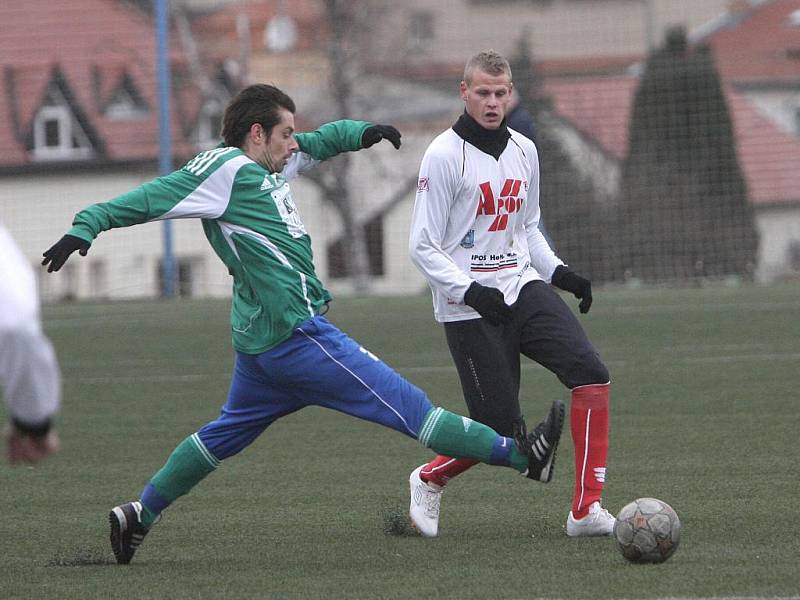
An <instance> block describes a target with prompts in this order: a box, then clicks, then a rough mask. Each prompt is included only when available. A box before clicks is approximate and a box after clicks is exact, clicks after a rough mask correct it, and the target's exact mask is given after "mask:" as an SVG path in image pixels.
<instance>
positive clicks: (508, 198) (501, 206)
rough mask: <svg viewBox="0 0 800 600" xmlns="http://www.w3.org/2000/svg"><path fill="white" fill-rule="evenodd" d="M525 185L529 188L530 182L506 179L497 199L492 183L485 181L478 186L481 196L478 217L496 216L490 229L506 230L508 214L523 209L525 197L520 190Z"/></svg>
mask: <svg viewBox="0 0 800 600" xmlns="http://www.w3.org/2000/svg"><path fill="white" fill-rule="evenodd" d="M523 186H524V188H525V190H527V189H528V182H527V181H523V180H521V179H506V180H505V183H503V187H502V189H501V190H500V195H499V196H498V197H497V199H495V197H494V192H493V191H492V185H491V183H489V182H488V181H484V182H483V183H481V184H480V185H479V186H478V188H479V189H480V193H481V197H480V200H479V201H478V212H477V214H476V217H480V216H483V215H487V216H494V219H492V222H491V224H490V225H489V229H488V230H489V231H505V230H506V229H507V228H508V215H510V214H513V213H517V212H519V211H521V210H522V204H523V203H524V202H525V198H521V197H519V192H520V189H521V188H522V187H523Z"/></svg>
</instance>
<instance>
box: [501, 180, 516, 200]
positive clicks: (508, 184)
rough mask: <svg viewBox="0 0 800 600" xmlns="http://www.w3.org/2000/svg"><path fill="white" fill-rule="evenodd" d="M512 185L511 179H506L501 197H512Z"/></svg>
mask: <svg viewBox="0 0 800 600" xmlns="http://www.w3.org/2000/svg"><path fill="white" fill-rule="evenodd" d="M513 185H514V180H513V179H506V181H505V183H504V184H503V191H502V192H500V195H501V196H513V195H514V194H512V193H511V187H512V186H513Z"/></svg>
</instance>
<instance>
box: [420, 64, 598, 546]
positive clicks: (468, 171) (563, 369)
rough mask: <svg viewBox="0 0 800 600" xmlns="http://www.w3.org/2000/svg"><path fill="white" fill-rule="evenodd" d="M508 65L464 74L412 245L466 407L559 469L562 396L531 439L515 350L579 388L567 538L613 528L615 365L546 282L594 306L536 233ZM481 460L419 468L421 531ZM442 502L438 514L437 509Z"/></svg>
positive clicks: (439, 141) (529, 156)
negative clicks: (606, 488)
mask: <svg viewBox="0 0 800 600" xmlns="http://www.w3.org/2000/svg"><path fill="white" fill-rule="evenodd" d="M512 87H513V84H512V81H511V68H510V67H509V64H508V61H507V60H506V59H505V58H503V57H502V56H501V55H499V54H498V53H496V52H494V51H493V50H490V51H486V52H481V53H479V54H477V55H475V56H474V57H472V58H471V59H470V60H469V61H468V62H467V65H466V68H465V70H464V80H463V81H462V82H461V86H460V90H461V98H462V100H463V101H464V105H465V112H464V114H462V115H461V117H460V118H459V119H458V121H457V122H456V123H455V125H453V127H452V128H450V129H448V130H447V131H445V132H443V133H442V134H440V135H439V136H438V137H437V138H436V139H434V140H433V142H432V143H431V144H430V146H429V147H428V149H427V151H426V152H425V155H424V157H423V159H422V165H421V167H420V174H419V183H418V188H417V197H416V203H415V206H414V215H413V219H412V225H411V236H410V240H409V251H410V255H411V259H412V261H413V262H414V264H415V265H416V266H417V267H418V268H419V269H420V271H422V273H423V274H424V275H425V277H426V279H427V280H428V283H429V285H430V287H431V290H432V292H433V305H434V315H435V318H436V320H437V321H439V322H441V323H443V324H444V329H445V335H446V338H447V343H448V346H449V347H450V352H451V354H452V356H453V360H454V361H455V365H456V368H457V370H458V373H459V378H460V380H461V386H462V389H463V392H464V397H465V400H466V403H467V406H468V408H469V413H470V416H471V417H472V418H473V419H475V420H477V421H480V422H482V423H485V424H487V425H489V426H490V427H492V428H494V429H495V430H497V431H498V432H500V433H501V434H502V435H508V436H512V437H513V438H514V440H515V442H516V443H517V445H518V446H519V447H520V448H531V449H532V450H533V451H534V452H537V451H538V452H541V453H542V455H543V456H547V458H548V460H547V462H546V464H545V466H544V468H543V469H542V471H541V472H540V473H529V476H532V477H533V478H535V479H538V480H539V481H543V482H548V481H549V480H550V478H551V477H552V475H553V468H554V466H555V452H556V447H557V444H558V436H557V435H555V434H556V433H558V432H560V428H559V429H556V428H554V427H552V426H550V427H548V424H550V425H552V423H553V422H555V421H557V420H558V418H559V416H560V417H561V418H562V419H563V408H562V409H561V411H562V412H561V414H560V415H559V406H558V403H555V404H554V405H553V407H551V411H550V416H549V417H548V420H546V421H545V423H543V424H542V425H540V426H538V427H537V428H536V430H535V431H534V432H533V433H532V434H528V433H527V430H526V426H525V421H524V419H523V416H522V414H521V412H520V403H519V386H520V355H521V354H522V355H525V356H527V357H529V358H531V359H533V360H535V361H536V362H538V363H539V364H541V365H543V366H544V367H546V368H547V369H549V370H550V371H551V372H553V373H554V374H555V375H556V376H557V377H558V379H559V380H560V381H561V382H562V383H563V384H564V385H565V386H567V387H568V388H569V389H570V390H571V396H572V402H571V407H570V424H571V432H572V438H573V442H574V445H575V466H576V473H575V493H574V497H573V502H572V510H571V511H570V512H569V515H568V517H567V534H568V535H570V536H596V535H609V534H610V533H611V529H612V527H613V524H614V518H613V516H611V515H610V514H609V513H608V511H606V510H605V509H604V508H602V504H601V493H602V489H603V482H604V480H605V471H606V459H607V454H608V402H609V386H610V382H609V374H608V370H607V369H606V367H605V365H604V364H603V363H602V361H601V360H600V357H599V355H598V353H597V351H596V350H595V349H594V347H593V346H592V344H591V343H590V342H589V340H588V338H587V336H586V334H585V332H584V331H583V328H582V327H581V325H580V323H579V321H578V320H577V318H576V317H575V316H574V315H573V313H572V311H571V310H570V309H569V308H568V307H567V305H566V304H565V303H564V301H563V300H562V299H561V298H560V297H559V295H558V294H557V293H556V292H555V291H554V290H553V289H552V287H551V286H550V285H549V284H551V283H552V284H553V285H554V286H556V287H558V288H561V289H563V290H566V291H568V292H571V293H573V294H574V295H575V297H576V298H579V299H580V300H581V302H580V305H579V308H580V312H581V313H586V312H588V310H589V307H590V306H591V303H592V292H591V284H590V282H589V281H588V280H586V279H585V278H583V277H581V276H579V275H577V274H576V273H574V272H573V271H571V270H570V269H569V268H568V267H567V266H566V265H565V264H564V262H563V261H562V260H561V259H559V258H558V257H557V256H556V255H555V253H554V252H553V250H552V249H551V248H550V245H549V244H548V243H547V240H546V239H545V237H544V236H543V235H542V233H541V232H540V230H539V227H538V225H539V219H540V209H539V161H538V155H537V151H536V146H535V144H534V143H533V142H532V141H531V140H529V139H528V138H526V137H525V136H523V135H521V134H519V133H518V132H516V131H514V130H512V129H509V128H508V127H507V124H506V112H507V109H508V103H509V100H510V98H511V92H512ZM474 464H475V461H470V460H456V459H454V458H451V457H448V456H438V457H436V459H434V460H433V461H431V462H430V463H428V464H426V465H422V466H421V467H418V468H417V469H416V470H414V472H413V473H412V474H411V478H410V486H411V509H410V512H411V518H412V521H413V522H414V524H415V526H416V527H417V529H419V530H420V531H421V532H422V533H423V534H424V535H430V536H434V535H436V533H437V531H438V519H439V506H440V495H441V492H442V489H443V487H444V486H445V485H446V484H447V482H448V480H449V479H451V478H452V477H455V476H456V475H458V474H459V473H462V472H463V471H465V470H467V469H468V468H470V467H472V466H473V465H474ZM431 507H433V509H431Z"/></svg>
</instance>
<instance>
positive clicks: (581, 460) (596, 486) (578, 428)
mask: <svg viewBox="0 0 800 600" xmlns="http://www.w3.org/2000/svg"><path fill="white" fill-rule="evenodd" d="M610 391H611V384H610V383H600V384H593V385H582V386H579V387H576V388H574V389H573V390H572V406H571V408H570V428H571V429H572V442H573V444H574V445H575V495H574V496H573V498H572V514H573V516H574V517H575V518H576V519H581V518H583V517H585V516H586V514H587V513H588V511H589V506H590V505H591V504H592V503H594V502H599V501H600V497H601V496H602V494H603V482H605V480H606V462H607V460H608V398H609V393H610Z"/></svg>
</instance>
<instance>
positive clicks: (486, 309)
mask: <svg viewBox="0 0 800 600" xmlns="http://www.w3.org/2000/svg"><path fill="white" fill-rule="evenodd" d="M464 304H466V305H467V306H471V307H472V308H474V309H475V310H477V311H478V314H479V315H480V316H482V317H483V318H484V319H486V320H487V321H488V322H489V323H491V324H492V325H502V324H503V323H508V322H509V321H510V320H511V317H512V316H513V313H512V311H511V307H510V306H509V305H508V304H506V301H505V298H503V292H501V291H500V290H498V289H497V288H493V287H488V286H485V285H481V284H480V283H478V282H477V281H473V282H472V284H471V285H470V286H469V288H467V293H466V294H464Z"/></svg>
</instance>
